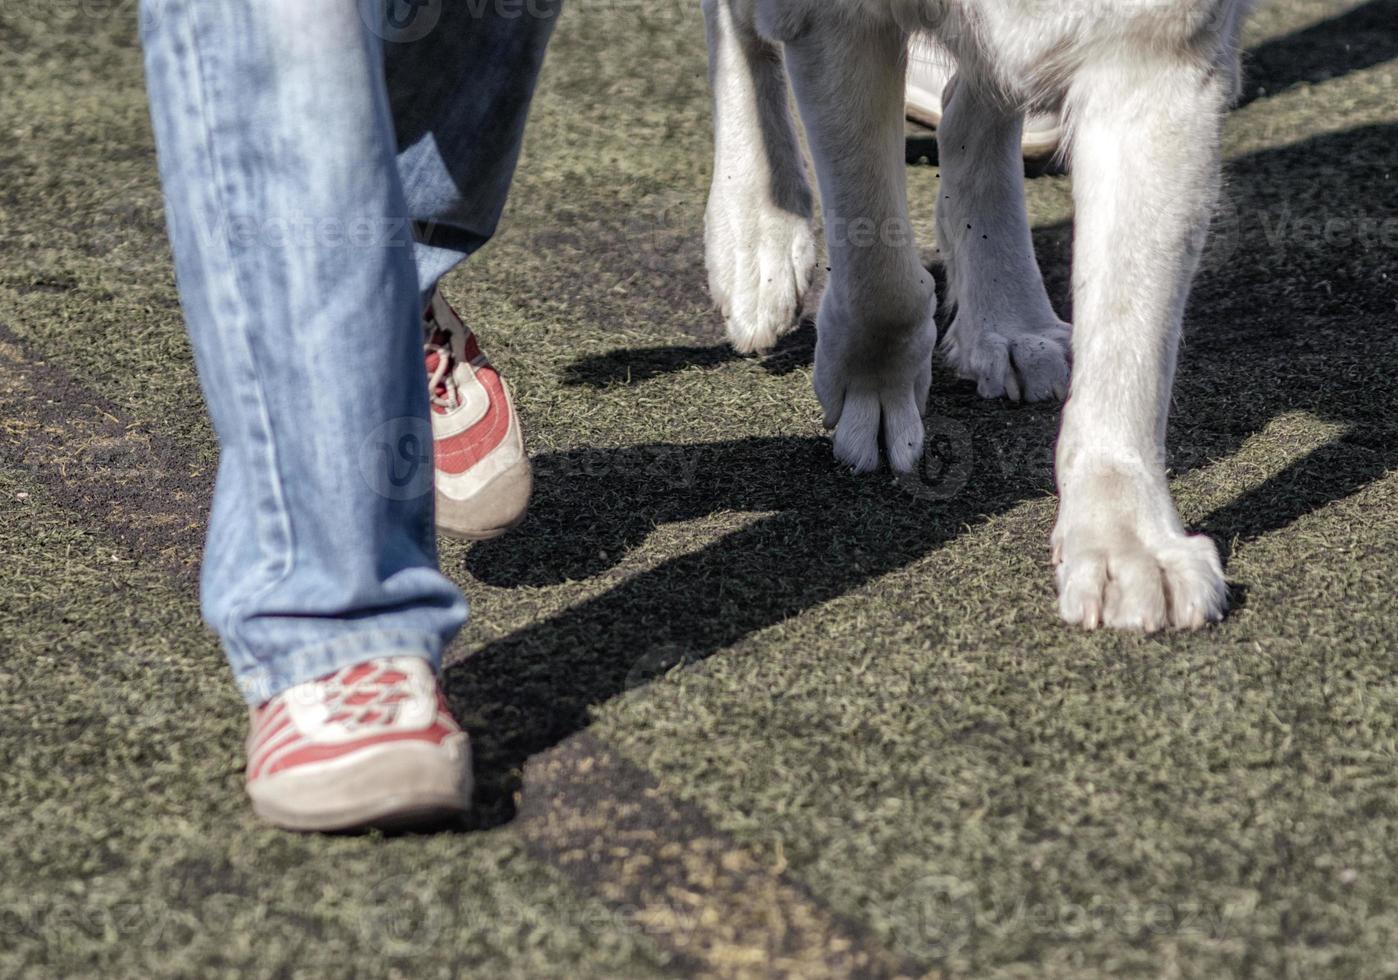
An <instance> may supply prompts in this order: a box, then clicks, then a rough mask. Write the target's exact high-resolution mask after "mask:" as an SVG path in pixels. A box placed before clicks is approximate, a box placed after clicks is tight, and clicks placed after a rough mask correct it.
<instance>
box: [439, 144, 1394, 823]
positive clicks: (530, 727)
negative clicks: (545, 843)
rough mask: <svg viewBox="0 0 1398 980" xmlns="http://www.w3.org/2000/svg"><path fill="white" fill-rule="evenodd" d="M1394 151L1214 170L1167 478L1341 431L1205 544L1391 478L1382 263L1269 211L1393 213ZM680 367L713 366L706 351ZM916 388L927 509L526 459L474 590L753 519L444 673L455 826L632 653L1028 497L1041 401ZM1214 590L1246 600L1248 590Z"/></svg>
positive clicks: (737, 448)
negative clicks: (1250, 445)
mask: <svg viewBox="0 0 1398 980" xmlns="http://www.w3.org/2000/svg"><path fill="white" fill-rule="evenodd" d="M1394 145H1398V126H1379V127H1368V128H1363V129H1358V130H1354V131H1351V132H1347V133H1340V134H1334V135H1330V136H1326V137H1322V138H1317V139H1313V140H1310V141H1307V142H1305V143H1302V144H1296V145H1292V146H1288V147H1284V148H1281V149H1278V150H1271V151H1265V152H1262V153H1259V154H1256V155H1254V156H1252V157H1249V158H1247V159H1245V160H1242V161H1239V162H1237V163H1235V164H1234V165H1233V166H1232V167H1231V168H1230V169H1231V171H1232V188H1233V194H1234V199H1235V203H1236V204H1237V207H1238V211H1239V215H1240V219H1239V221H1238V224H1237V228H1236V232H1235V234H1236V236H1237V240H1236V241H1234V242H1225V243H1224V244H1225V246H1226V247H1225V248H1224V250H1223V251H1221V252H1217V253H1215V254H1213V255H1212V256H1211V257H1210V258H1209V260H1208V261H1207V262H1206V266H1205V270H1204V272H1203V273H1202V274H1201V276H1200V278H1199V280H1198V283H1197V287H1196V291H1195V298H1194V300H1193V302H1192V305H1191V312H1190V316H1189V318H1188V324H1187V333H1186V336H1187V342H1186V345H1185V348H1184V354H1183V360H1182V365H1181V370H1180V380H1179V384H1178V386H1177V391H1176V410H1175V417H1174V422H1173V424H1172V431H1171V446H1172V449H1173V450H1174V451H1175V452H1176V454H1177V456H1178V458H1176V459H1174V460H1173V462H1174V466H1175V469H1176V471H1177V472H1185V471H1188V470H1190V469H1195V468H1197V467H1199V466H1203V465H1205V464H1206V463H1207V462H1208V461H1210V460H1220V459H1226V458H1227V457H1228V456H1230V455H1231V454H1233V453H1235V452H1236V451H1237V450H1238V448H1239V446H1240V445H1241V444H1242V442H1243V441H1244V440H1245V439H1247V438H1248V437H1249V436H1250V435H1252V434H1254V433H1256V432H1258V431H1260V430H1261V429H1262V428H1263V427H1265V426H1266V425H1267V424H1268V423H1269V422H1270V421H1272V420H1273V419H1275V418H1276V417H1277V416H1279V415H1282V414H1285V413H1292V412H1305V413H1309V414H1311V415H1315V416H1318V417H1320V418H1323V419H1327V420H1332V421H1337V422H1342V423H1344V425H1345V434H1344V435H1343V436H1342V437H1340V438H1339V439H1337V440H1336V441H1334V442H1332V443H1329V444H1328V445H1326V446H1324V447H1322V448H1321V449H1319V450H1316V451H1314V452H1311V453H1310V454H1308V455H1305V456H1303V457H1301V458H1299V459H1297V460H1295V461H1294V462H1293V463H1292V464H1291V465H1289V466H1287V467H1286V468H1285V469H1284V470H1283V471H1282V472H1281V473H1280V474H1278V475H1277V476H1275V477H1274V478H1272V479H1270V480H1267V481H1264V482H1263V483H1262V484H1261V485H1259V486H1253V487H1247V488H1243V489H1242V492H1241V494H1240V495H1238V496H1237V497H1236V499H1234V501H1233V502H1232V503H1229V504H1227V505H1225V506H1223V507H1221V508H1219V509H1218V510H1216V511H1215V512H1213V513H1212V514H1210V515H1208V516H1207V517H1206V518H1205V519H1204V520H1203V521H1202V522H1201V523H1202V528H1201V529H1202V530H1204V531H1206V532H1207V533H1209V534H1211V535H1213V536H1214V537H1215V538H1216V539H1218V540H1219V541H1220V542H1221V543H1223V544H1224V546H1225V550H1228V549H1229V548H1230V547H1231V544H1232V542H1234V541H1239V540H1241V541H1248V540H1253V539H1256V538H1258V537H1261V536H1263V535H1266V534H1268V533H1271V532H1273V531H1275V530H1277V529H1280V528H1284V527H1286V526H1288V525H1289V524H1291V523H1292V522H1294V521H1296V520H1297V519H1298V518H1300V517H1302V516H1304V515H1306V514H1309V513H1311V512H1313V511H1315V510H1318V509H1319V508H1322V507H1324V506H1326V505H1328V504H1330V503H1332V502H1334V501H1337V500H1341V499H1344V498H1345V497H1348V496H1350V495H1352V494H1354V493H1356V492H1357V491H1359V490H1361V489H1362V488H1363V487H1365V486H1366V485H1367V484H1369V483H1370V482H1372V481H1373V480H1375V479H1378V478H1380V477H1381V476H1383V475H1384V474H1385V473H1386V472H1388V471H1390V470H1392V469H1393V468H1394V467H1395V466H1398V411H1395V410H1396V409H1398V401H1395V395H1394V386H1393V383H1392V371H1391V367H1390V366H1391V365H1392V364H1394V363H1398V330H1395V327H1394V323H1395V312H1394V300H1393V296H1392V293H1391V289H1387V288H1386V287H1385V286H1384V285H1383V284H1384V283H1385V282H1398V254H1395V251H1394V250H1391V249H1389V250H1387V251H1384V250H1382V249H1379V248H1377V247H1364V246H1362V245H1361V244H1358V243H1356V244H1354V245H1353V246H1352V247H1350V248H1348V249H1347V250H1342V249H1337V248H1334V247H1330V246H1325V247H1317V246H1316V245H1315V244H1314V243H1311V242H1309V240H1308V239H1307V238H1305V237H1301V238H1296V239H1294V240H1293V239H1290V238H1287V237H1286V236H1282V237H1280V238H1278V237H1276V236H1275V235H1273V234H1272V232H1273V231H1274V230H1275V227H1276V225H1275V222H1273V221H1272V220H1271V217H1272V216H1275V215H1277V214H1280V213H1283V212H1284V213H1287V214H1289V215H1290V216H1291V218H1292V219H1298V218H1326V217H1332V218H1333V217H1335V215H1336V214H1337V211H1336V207H1337V205H1336V202H1347V201H1353V202H1358V203H1359V205H1362V207H1363V208H1364V209H1365V210H1364V212H1363V213H1364V214H1366V215H1368V216H1371V217H1372V216H1374V215H1379V216H1383V217H1387V216H1392V217H1394V218H1395V219H1398V182H1394V181H1392V180H1391V179H1389V178H1388V177H1387V176H1386V175H1387V174H1388V173H1389V171H1390V170H1391V167H1392V154H1393V151H1392V147H1393V146H1394ZM1357 206H1358V205H1357ZM1041 235H1043V236H1046V237H1045V238H1044V240H1045V241H1047V242H1054V243H1063V242H1066V241H1067V238H1068V236H1067V234H1066V229H1061V228H1056V229H1044V230H1042V232H1041ZM1059 261H1066V254H1062V255H1060V257H1059ZM1047 271H1048V273H1049V275H1048V278H1049V279H1050V281H1053V280H1055V279H1063V280H1065V281H1066V275H1064V274H1063V273H1064V270H1063V269H1058V268H1053V269H1049V270H1047ZM1385 277H1386V278H1385ZM798 336H799V335H798ZM805 336H806V337H807V339H806V340H803V341H802V342H801V343H802V344H803V345H805V346H804V348H803V349H798V350H796V352H795V353H794V354H793V358H794V360H795V361H796V362H798V363H799V362H801V360H802V358H808V356H809V343H810V342H809V333H807V334H806V335H805ZM686 350H692V349H687V348H678V347H677V348H670V349H668V353H664V354H656V353H655V352H653V351H651V352H641V353H640V355H638V357H639V361H637V362H629V361H628V355H627V353H626V352H616V353H615V354H614V355H608V356H607V357H606V358H602V359H595V360H593V361H591V362H588V364H589V365H590V366H589V367H587V368H586V369H584V368H579V375H578V379H577V381H576V382H575V383H584V384H607V383H614V382H616V381H618V380H621V379H624V378H626V377H628V376H629V377H630V378H631V379H632V380H633V381H634V380H636V378H637V375H638V373H644V372H645V371H652V372H655V373H664V371H665V370H670V369H675V368H676V366H677V365H678V366H679V367H684V366H689V362H688V361H687V358H688V356H689V355H687V354H686V353H684V352H685V351H686ZM710 350H711V349H710ZM704 356H705V357H707V358H709V360H708V362H707V366H709V367H712V368H714V369H715V370H720V369H722V367H723V365H724V364H725V363H726V361H727V360H729V357H728V356H726V355H719V354H714V353H712V352H711V353H709V354H706V355H704ZM637 363H639V364H640V365H641V368H640V371H639V372H638V370H637V367H636V364H637ZM628 364H630V365H631V367H630V374H629V375H628V374H627V373H625V369H626V366H627V365H628ZM650 376H652V377H653V376H654V373H652V374H651V375H650ZM933 398H934V401H933V403H932V406H931V412H932V413H933V414H935V415H937V416H941V417H944V418H951V419H954V420H957V422H958V423H960V424H964V425H965V426H966V428H967V429H968V430H969V432H970V436H971V439H970V450H969V453H970V457H971V458H970V460H969V469H970V480H969V483H968V484H967V486H966V488H965V490H964V491H962V492H961V493H959V494H956V495H954V496H952V497H951V499H947V500H936V499H932V500H927V499H922V498H920V497H918V496H917V495H915V494H910V493H909V492H907V490H906V489H905V488H903V487H900V486H898V485H896V484H895V483H894V482H893V481H892V480H891V478H890V477H889V476H888V475H887V474H883V475H879V476H873V477H854V476H852V475H850V474H848V473H845V472H842V471H841V470H840V469H839V468H837V467H836V466H835V465H834V464H833V463H832V461H831V458H830V452H829V444H828V442H827V441H826V440H825V439H822V438H817V437H810V438H779V439H744V440H735V441H731V442H722V443H711V444H702V445H693V446H687V445H674V444H667V445H651V446H639V447H631V448H626V449H618V450H587V449H582V450H577V451H573V452H568V453H561V454H554V455H549V456H544V457H542V458H540V459H539V460H538V461H537V465H538V469H539V474H540V475H539V480H538V489H537V492H536V500H535V505H534V508H533V511H532V513H531V517H530V521H529V522H528V523H527V524H526V525H525V526H524V527H523V528H521V529H520V530H519V531H518V532H515V533H514V534H512V535H510V536H509V537H506V538H504V539H502V540H500V541H498V542H490V543H486V544H482V545H479V546H477V547H476V548H474V549H472V551H471V552H469V554H468V558H467V568H468V569H469V571H470V572H471V573H472V574H474V575H475V576H477V577H478V578H480V579H481V580H484V581H487V582H490V583H492V584H494V585H497V586H501V587H513V586H531V585H548V584H554V583H559V582H563V581H567V580H578V579H585V578H592V577H598V576H603V575H607V574H614V568H615V566H616V565H617V563H618V562H619V561H620V560H621V558H622V557H623V556H625V555H626V554H627V553H628V552H629V551H631V550H632V549H634V548H636V547H638V546H640V545H642V544H643V543H644V542H645V540H646V539H647V537H648V536H649V535H650V534H651V533H652V532H653V530H654V529H655V528H656V527H657V526H659V525H662V524H672V523H675V522H681V521H686V520H691V519H696V518H714V519H717V520H723V519H724V517H723V515H725V514H726V513H728V512H737V513H743V514H748V515H751V514H753V513H757V514H758V515H759V516H756V517H747V518H743V519H738V518H734V527H735V530H733V531H732V532H731V533H728V534H727V535H725V536H723V537H720V538H719V539H717V540H712V531H709V532H707V533H705V534H703V535H700V536H699V540H701V541H703V542H706V543H704V544H703V545H702V546H701V547H698V548H697V549H696V550H694V551H692V552H690V553H688V554H683V555H680V556H678V557H674V558H670V559H668V560H665V561H663V562H661V563H660V564H659V565H658V566H657V567H655V568H653V569H651V570H649V571H646V572H643V573H640V574H636V575H633V576H631V577H627V578H623V579H619V580H618V582H617V584H616V585H615V586H614V587H612V588H611V589H610V590H609V591H607V592H605V593H603V594H602V595H600V596H597V597H596V598H594V599H590V600H588V601H586V602H582V603H580V604H578V605H576V606H573V607H571V608H569V609H567V610H565V611H563V612H561V613H558V614H556V615H553V616H550V617H548V618H546V619H543V620H540V621H538V622H536V623H533V624H531V625H529V626H527V627H525V628H523V629H520V630H518V631H516V632H514V633H512V634H510V635H509V636H506V637H504V638H503V639H500V640H498V641H495V642H493V643H490V644H489V645H488V646H486V647H485V648H484V649H482V650H481V651H480V652H478V653H477V654H475V655H474V656H472V657H470V658H469V659H466V660H464V661H462V662H459V663H457V664H455V665H454V666H452V667H451V668H449V670H448V671H447V686H448V691H449V695H450V697H451V699H452V701H453V702H454V704H455V705H457V706H458V707H459V708H460V709H462V714H463V715H466V716H467V717H469V718H472V719H473V721H472V723H471V728H472V734H473V737H474V738H475V744H476V748H477V774H478V787H479V804H480V806H479V811H478V815H477V817H476V818H475V820H476V824H475V825H476V826H492V825H495V824H498V823H500V822H502V821H505V820H508V819H510V817H511V815H512V813H513V802H512V799H513V794H514V792H515V791H516V790H517V789H518V786H519V776H520V772H521V770H522V768H523V765H524V763H525V761H526V760H527V759H528V758H529V757H530V756H531V755H534V754H535V753H538V752H541V751H543V750H545V749H547V748H549V747H550V746H552V745H554V744H556V743H557V742H558V741H560V740H561V739H563V738H565V737H567V736H568V735H570V734H572V733H575V732H577V731H579V730H581V729H582V728H584V727H586V726H587V724H588V719H589V711H590V709H591V707H592V706H594V705H597V704H599V703H602V702H605V701H607V700H609V699H611V698H613V697H615V696H616V695H617V694H619V693H621V692H623V691H625V690H626V689H627V688H628V687H630V686H633V685H634V684H635V683H636V682H637V679H638V678H640V679H641V680H644V678H645V677H646V676H649V674H650V673H652V672H653V671H650V670H649V669H648V668H647V664H648V663H649V662H650V661H649V660H648V659H647V658H651V659H653V658H654V657H655V656H657V655H660V656H662V657H664V658H668V659H667V661H666V662H670V661H673V662H677V663H695V662H698V661H701V660H703V659H704V658H706V657H708V656H709V655H710V654H712V653H714V652H715V651H717V650H721V649H725V648H727V647H731V646H732V645H734V644H736V643H738V642H740V641H742V640H743V639H744V638H745V637H747V636H750V635H751V634H753V633H754V632H757V631H759V630H762V629H765V628H767V627H769V626H772V625H774V624H777V623H780V622H782V621H783V620H785V619H787V618H790V617H793V616H797V615H800V614H802V613H803V612H805V611H807V610H809V609H811V608H813V607H814V606H817V605H819V604H821V603H824V602H826V601H829V600H831V599H834V598H836V597H838V596H841V595H844V594H846V593H848V592H849V591H851V590H853V589H856V588H859V587H862V586H865V585H867V584H868V583H870V582H871V581H873V580H875V579H877V578H879V577H880V576H883V575H886V574H888V573H890V572H893V571H896V570H898V569H901V568H904V567H906V566H908V565H910V564H912V563H914V562H916V561H918V560H919V559H921V558H923V557H924V556H926V555H928V554H929V553H931V552H932V551H934V550H935V549H937V548H940V547H942V546H943V545H945V544H946V543H947V542H949V541H952V540H954V539H955V538H956V537H957V536H958V535H959V534H960V533H961V532H962V531H963V530H964V528H965V527H967V526H971V525H975V524H977V523H979V522H982V521H984V520H986V519H987V518H988V517H991V516H994V515H997V514H1003V513H1004V512H1005V511H1007V510H1008V509H1010V508H1011V507H1014V506H1015V505H1016V504H1018V503H1020V502H1022V501H1025V500H1029V499H1034V498H1040V497H1043V496H1045V495H1047V494H1049V493H1051V492H1052V479H1051V471H1050V469H1049V467H1048V465H1047V460H1048V459H1049V457H1050V454H1051V446H1052V443H1053V439H1054V435H1055V430H1056V427H1057V419H1058V410H1057V407H1056V406H1034V407H1028V408H1024V407H1014V406H1009V405H1006V404H1004V403H997V402H984V401H981V400H979V399H977V398H976V397H975V395H974V392H973V390H972V388H971V386H970V385H968V384H962V383H957V382H955V381H954V380H953V379H951V378H949V377H948V376H947V375H946V372H945V371H940V372H939V375H938V377H937V379H936V382H935V384H934V396H933ZM1222 489H1231V488H1222ZM1045 550H1046V549H1045ZM1043 575H1044V583H1045V585H1044V603H1043V608H1042V610H1041V615H1042V616H1044V617H1045V618H1049V617H1052V616H1053V615H1054V611H1053V604H1052V598H1051V592H1052V590H1051V586H1050V585H1049V573H1048V569H1047V564H1046V566H1045V569H1044V572H1043ZM1232 588H1233V595H1234V598H1235V599H1236V600H1239V601H1240V602H1246V597H1247V594H1248V591H1249V588H1250V584H1249V583H1246V582H1234V583H1232ZM929 628H930V629H935V628H936V627H935V624H931V625H929Z"/></svg>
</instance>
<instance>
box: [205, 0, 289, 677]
mask: <svg viewBox="0 0 1398 980" xmlns="http://www.w3.org/2000/svg"><path fill="white" fill-rule="evenodd" d="M201 9H202V4H201V3H199V2H195V3H191V4H189V5H188V6H187V7H186V8H185V11H186V13H185V16H186V18H187V20H186V24H187V25H188V29H189V44H190V52H191V54H192V55H193V58H194V64H195V71H194V77H195V78H197V79H198V88H197V90H196V91H195V92H192V93H191V98H192V99H193V100H194V102H195V104H196V105H197V106H198V110H199V114H200V117H201V119H202V121H203V126H202V130H203V131H202V133H201V140H200V142H201V144H202V149H203V155H204V157H205V159H206V161H207V166H208V168H209V173H210V176H211V177H212V178H213V180H212V181H211V183H212V184H213V189H212V195H211V197H212V200H213V203H214V204H215V207H216V209H217V213H218V216H219V217H220V219H222V220H223V221H224V222H225V227H226V222H227V220H228V215H229V213H230V212H229V208H228V202H227V200H226V193H227V191H226V189H227V187H228V186H229V184H228V182H227V174H226V170H225V168H224V167H223V165H222V161H221V159H220V157H219V155H218V152H217V150H216V148H215V146H214V132H215V130H214V120H213V119H212V118H211V117H210V115H209V104H210V99H209V97H208V93H209V84H208V78H207V75H206V70H207V66H208V62H207V59H206V57H205V54H204V47H203V44H202V43H201V35H202V33H203V31H202V28H201V26H200V24H199V22H198V18H199V12H200V10H201ZM223 250H224V253H225V256H226V258H227V259H228V262H227V267H228V268H229V269H230V270H231V272H232V279H233V284H234V288H235V289H239V290H243V291H244V292H247V291H248V283H247V282H246V281H245V280H244V276H243V274H242V271H241V270H240V269H239V266H238V264H237V262H236V261H234V260H233V258H234V257H233V252H232V248H231V247H230V246H229V245H228V243H227V242H225V243H224V245H223ZM218 305H219V307H221V308H222V309H221V310H220V312H222V313H226V314H228V315H230V316H231V317H232V319H233V321H234V322H235V323H238V324H240V326H239V327H238V328H236V329H234V330H233V331H232V334H233V336H234V337H235V338H236V340H235V343H236V344H237V346H238V347H239V348H240V355H241V356H240V358H239V360H240V361H241V365H240V366H241V367H242V368H243V369H245V370H246V369H250V371H249V374H250V381H251V384H250V385H249V386H248V388H242V390H241V391H240V393H239V395H238V397H240V398H246V397H248V394H247V391H248V389H249V388H250V389H251V402H252V407H254V408H255V411H254V412H250V413H248V418H249V419H250V420H251V419H255V420H256V422H255V426H254V428H255V429H256V430H257V431H256V432H254V438H253V439H251V440H249V441H250V443H251V444H252V449H251V451H250V452H249V456H250V457H254V458H255V457H257V456H262V457H263V459H262V460H260V462H262V463H265V464H266V465H265V466H262V467H260V469H261V472H263V473H268V472H270V474H271V480H270V481H269V482H270V484H271V486H270V488H268V490H267V492H266V496H262V495H261V494H259V495H258V496H259V497H260V498H261V499H254V501H253V512H254V514H255V515H258V519H257V523H258V531H257V533H258V538H259V541H263V542H267V543H269V544H270V545H271V547H268V548H266V549H265V552H266V554H267V557H266V559H265V560H264V563H263V564H264V567H265V568H267V569H268V574H269V575H270V577H269V578H268V581H267V582H266V584H265V585H264V586H263V587H262V588H260V589H258V590H256V591H255V592H252V593H251V594H249V595H246V596H244V598H243V599H242V600H241V601H240V602H238V603H237V604H235V605H234V606H232V607H231V608H230V609H229V610H228V611H227V612H226V613H225V615H224V621H223V623H222V624H220V626H221V627H222V628H221V629H219V633H220V634H221V635H222V636H223V637H224V641H225V642H226V643H227V644H228V645H229V647H230V649H231V651H233V652H235V653H236V654H238V655H239V656H241V657H242V658H244V659H247V660H251V661H254V662H258V663H260V662H261V658H259V657H257V656H256V655H255V654H254V653H253V651H252V650H251V649H250V648H249V645H248V644H247V643H246V642H244V641H243V640H242V639H241V638H240V637H238V635H237V633H236V631H235V628H234V627H235V624H236V623H237V622H238V621H239V618H240V615H241V613H242V611H243V610H244V609H246V608H248V607H250V606H253V605H255V604H256V602H257V601H258V600H260V599H262V598H264V597H265V596H267V595H269V594H270V593H271V592H272V591H273V590H274V589H276V588H277V586H278V585H280V584H281V583H283V582H285V581H286V578H287V576H288V575H290V574H291V572H292V570H293V568H294V567H295V562H294V556H295V547H294V539H293V532H292V527H291V518H290V514H289V511H288V508H287V506H286V501H285V499H284V497H283V495H282V492H281V487H282V476H283V474H282V471H281V465H280V461H279V459H278V456H277V451H276V440H275V438H274V436H273V433H272V424H271V418H270V415H269V413H268V411H267V401H266V394H265V392H264V391H263V390H262V386H261V382H260V381H259V380H258V375H257V358H256V354H255V353H254V351H253V349H252V345H251V344H249V343H248V331H247V327H246V322H245V318H244V316H243V315H242V314H240V313H239V312H238V311H237V310H236V309H231V310H230V309H228V304H227V303H226V299H222V298H221V299H220V302H219V304H218ZM240 388H241V386H240ZM257 436H260V437H261V442H262V445H261V446H258V445H257V441H258V440H257V438H256V437H257ZM254 468H257V467H254ZM269 500H270V503H271V505H272V508H273V509H274V510H275V511H276V514H277V517H278V518H280V524H281V527H280V528H279V529H274V528H269V527H267V526H266V524H267V523H268V522H267V521H266V520H265V519H262V518H261V515H260V511H261V509H262V508H261V505H262V504H263V503H264V502H266V501H269ZM278 530H279V531H280V534H278V533H277V532H278ZM269 532H270V533H269ZM276 566H279V567H276Z"/></svg>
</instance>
